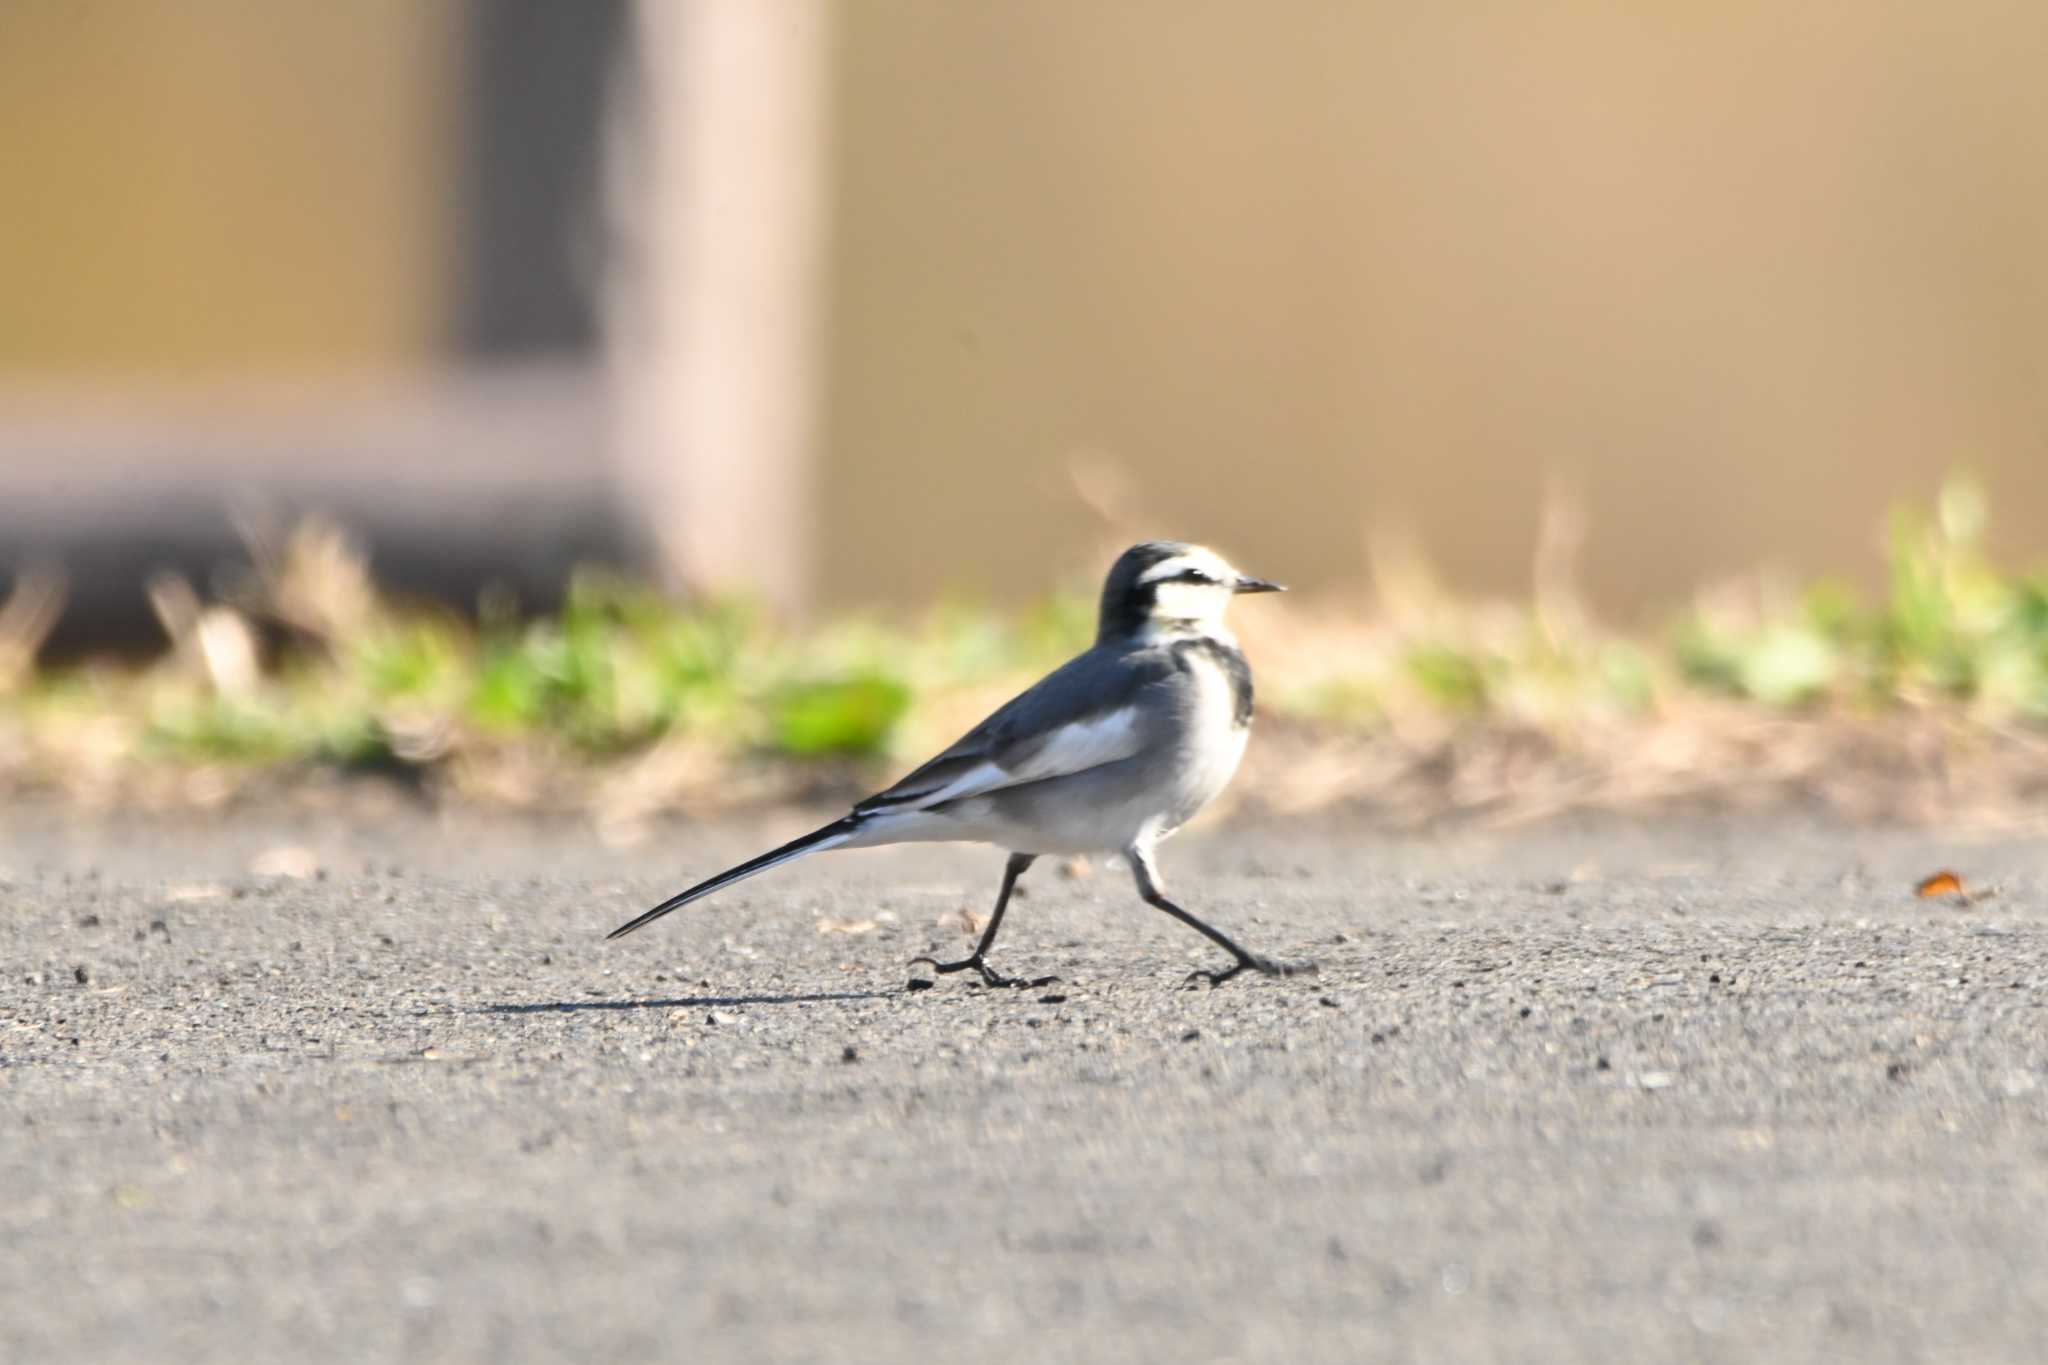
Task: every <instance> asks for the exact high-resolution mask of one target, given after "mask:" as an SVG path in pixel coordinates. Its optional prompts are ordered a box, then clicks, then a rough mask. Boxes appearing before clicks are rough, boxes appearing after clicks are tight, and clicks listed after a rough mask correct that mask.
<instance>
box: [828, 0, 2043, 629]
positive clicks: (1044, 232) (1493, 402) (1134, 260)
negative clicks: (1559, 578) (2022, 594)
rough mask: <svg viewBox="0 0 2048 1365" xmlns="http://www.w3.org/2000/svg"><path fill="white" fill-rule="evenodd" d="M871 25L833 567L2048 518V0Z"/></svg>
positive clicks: (1007, 581)
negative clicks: (1556, 530) (1090, 551)
mask: <svg viewBox="0 0 2048 1365" xmlns="http://www.w3.org/2000/svg"><path fill="white" fill-rule="evenodd" d="M854 13H856V14H857V15H858V17H859V18H858V22H849V23H846V24H845V25H844V26H843V28H842V41H843V43H844V59H843V67H842V71H841V76H840V79H841V87H840V91H839V96H838V99H839V118H840V122H839V127H838V137H839V144H840V150H841V158H842V159H841V162H840V175H841V180H840V192H839V197H838V201H837V202H838V214H839V221H838V229H839V236H838V239H837V242H838V245H837V254H836V258H835V262H834V265H835V277H836V284H835V294H834V299H833V303H834V309H835V314H836V322H835V324H834V329H833V333H832V336H831V342H830V354H831V359H832V373H833V375H834V387H833V391H832V394H831V401H830V420H829V441H828V450H829V458H828V459H827V461H826V464H825V479H826V489H825V496H824V502H825V506H826V508H827V515H826V518H825V524H826V527H827V540H826V545H825V547H824V562H825V565H826V568H827V577H828V583H829V584H830V586H831V590H832V591H834V592H836V593H837V594H838V595H839V596H841V597H842V598H847V597H853V598H866V597H874V596H886V595H891V594H896V593H903V592H916V591H918V590H920V589H921V588H923V587H925V586H926V585H928V584H929V583H930V582H931V581H932V576H933V575H934V573H939V574H943V575H946V576H953V575H955V573H956V570H957V574H958V576H960V577H964V578H969V579H971V580H972V581H973V582H975V583H977V584H979V585H981V586H984V587H990V588H994V589H996V590H1002V589H1005V588H1008V587H1010V586H1013V585H1029V586H1036V585H1037V584H1038V583H1040V582H1041V581H1042V579H1043V575H1044V572H1045V566H1046V565H1047V564H1049V563H1057V562H1060V561H1061V559H1062V557H1063V556H1065V555H1067V554H1070V553H1073V552H1075V551H1077V550H1079V549H1080V548H1081V547H1083V546H1085V545H1088V544H1090V543H1091V542H1092V541H1093V539H1094V538H1095V534H1096V532H1095V528H1094V526H1093V525H1092V524H1091V523H1090V522H1089V521H1088V520H1087V518H1086V516H1085V515H1084V514H1083V513H1082V512H1081V510H1080V508H1079V505H1078V504H1077V502H1076V500H1075V499H1074V498H1073V497H1072V496H1071V494H1070V493H1069V491H1068V488H1067V481H1066V478H1065V475H1064V473H1063V469H1064V465H1065V462H1066V460H1067V458H1068V457H1069V456H1070V454H1071V453H1073V452H1076V451H1092V452H1097V453H1102V454H1108V455H1112V456H1114V457H1115V458H1117V459H1119V460H1121V461H1123V462H1125V463H1126V464H1127V465H1128V466H1129V467H1130V468H1131V469H1132V470H1133V471H1134V472H1135V473H1137V474H1138V475H1139V476H1140V477H1141V480H1142V486H1143V489H1144V495H1145V501H1146V503H1147V505H1148V506H1149V507H1150V508H1151V509H1152V511H1153V512H1154V513H1155V516H1154V517H1153V525H1154V526H1155V527H1156V529H1159V530H1165V531H1185V532H1188V533H1192V534H1194V535H1198V536H1203V537H1213V538H1214V539H1215V540H1217V541H1218V542H1220V543H1222V544H1224V545H1226V546H1228V547H1230V548H1232V549H1234V550H1238V551H1240V552H1241V555H1240V557H1241V558H1243V559H1244V560H1245V561H1247V562H1249V563H1253V564H1256V565H1257V566H1258V568H1259V569H1260V570H1261V571H1265V572H1270V573H1273V574H1276V575H1280V576H1286V577H1292V578H1295V579H1299V580H1303V581H1306V582H1309V583H1318V582H1332V581H1336V580H1339V579H1341V578H1344V577H1346V576H1349V575H1353V574H1355V573H1356V571H1357V570H1358V568H1359V567H1360V565H1361V563H1362V562H1363V551H1362V542H1363V537H1364V536H1365V534H1366V533H1367V531H1368V530H1369V529H1370V528H1375V527H1378V526H1380V525H1383V524H1395V525H1399V526H1403V527H1407V528H1411V529H1412V530H1413V532H1414V533H1415V535H1416V536H1417V537H1418V538H1419V539H1420V540H1421V541H1422V542H1423V544H1424V545H1425V547H1426V548H1427V549H1428V550H1429V551H1430V552H1431V554H1432V555H1433V556H1434V557H1435V558H1436V559H1437V560H1438V561H1439V562H1440V563H1441V564H1442V565H1443V566H1444V567H1445V568H1446V569H1447V570H1449V571H1450V572H1451V573H1452V574H1453V575H1454V576H1455V577H1456V578H1458V579H1459V580H1461V581H1462V582H1464V583H1466V584H1469V585H1473V586H1476V587H1480V588H1514V587H1517V586H1520V585H1522V584H1523V583H1525V582H1526V578H1527V573H1528V565H1529V560H1530V553H1531V547H1532V537H1533V534H1534V525H1535V508H1536V504H1537V502H1538V501H1539V497H1540V491H1541V489H1542V488H1543V486H1544V484H1545V482H1546V479H1548V478H1551V477H1553V476H1554V477H1557V478H1560V479H1563V480H1566V481H1568V482H1571V483H1573V484H1575V485H1576V486H1577V487H1578V488H1579V489H1581V490H1582V491H1583V494H1584V496H1585V499H1586V501H1587V504H1588V507H1589V511H1590V514H1591V518H1592V539H1591V543H1590V545H1589V548H1588V564H1589V570H1590V573H1591V575H1592V578H1593V581H1594V586H1595V588H1596V590H1597V591H1598V595H1599V597H1600V598H1601V600H1602V601H1603V602H1605V603H1607V604H1608V605H1610V606H1612V607H1614V608H1617V609H1621V610H1626V609H1629V608H1632V607H1637V606H1640V605H1643V604H1645V603H1653V602H1668V601H1669V600H1670V599H1671V598H1673V597H1675V596H1677V595H1679V594H1681V593H1682V592H1683V591H1684V590H1685V589H1687V588H1688V587H1690V586H1691V585H1692V584H1694V583H1695V582H1696V581H1697V580H1698V579H1699V578H1700V577H1701V576H1702V575H1707V574H1712V573H1715V572H1720V571H1726V570H1730V569H1734V568H1737V567H1742V566H1748V565H1752V564H1755V563H1757V562H1759V561H1770V562H1776V563H1781V564H1784V565H1786V566H1788V567H1793V568H1799V567H1805V568H1822V567H1825V568H1834V567H1837V566H1841V565H1845V564H1852V563H1862V564H1866V565H1869V564H1873V563H1874V553H1873V552H1874V546H1875V536H1874V529H1875V527H1876V526H1877V524H1878V523H1879V521H1880V520H1881V518H1882V514H1883V509H1884V507H1885V506H1886V504H1887V503H1888V502H1889V500H1891V499H1893V498H1894V497H1898V496H1924V495H1925V494H1926V493H1927V492H1928V491H1929V490H1930V489H1931V488H1932V487H1933V485H1934V484H1935V483H1936V482H1937V480H1938V478H1939V477H1940V475H1941V474H1942V473H1943V472H1944V471H1947V470H1950V469H1954V468H1958V467H1968V468H1974V469H1976V470H1979V471H1981V472H1983V473H1984V474H1986V475H1987V476H1988V477H1989V478H1990V480H1991V482H1992V485H1993V487H1994V489H1995V491H1996V492H1997V494H1998V495H1999V500H2000V506H1999V511H1998V525H1999V528H2000V529H2001V530H2002V531H2003V533H2004V540H2005V542H2006V544H2007V546H2008V547H2010V548H2014V549H2017V550H2020V551H2023V552H2027V551H2038V550H2039V549H2040V548H2042V547H2041V544H2040V538H2039V535H2038V532H2037V529H2036V528H2038V527H2039V526H2041V525H2042V523H2043V520H2044V518H2048V477H2044V472H2043V468H2042V466H2043V448H2044V440H2048V421H2044V418H2048V397H2044V395H2048V250H2044V246H2048V154H2044V152H2048V79H2044V76H2043V73H2044V71H2048V6H2044V5H2040V4H2027V3H2002V2H2001V0H1968V2H1967V3H1962V4H1953V5H1939V6H1937V5H1892V4H1873V3H1869V0H1837V2H1836V3H1825V2H1824V3H1807V4H1801V5H1796V6H1787V5H1782V4H1775V3H1727V2H1726V0H1713V3H1707V2H1706V0H1671V2H1670V3H1663V4H1653V5H1642V4H1623V3H1611V4H1599V3H1566V4H1553V5H1533V4H1525V3H1519V2H1517V3H1500V4H1454V5H1418V4H1411V3H1405V2H1402V0H1375V2H1373V3H1364V2H1361V3H1351V4H1336V3H1327V0H1276V3H1269V4H1260V5H1250V4H1240V3H1199V2H1191V0H1119V3H1116V4H1099V3H1094V0H1054V2H1052V3H1048V2H1047V0H1003V2H1002V3H989V4H976V5H942V4H935V3H927V2H925V0H889V2H878V3H866V4H862V5H861V6H859V7H858V8H857V9H856V10H855V11H854Z"/></svg>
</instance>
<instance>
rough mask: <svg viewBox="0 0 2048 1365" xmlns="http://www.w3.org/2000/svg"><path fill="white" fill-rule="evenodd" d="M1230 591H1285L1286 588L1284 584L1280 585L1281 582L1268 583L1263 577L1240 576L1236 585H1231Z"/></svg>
mask: <svg viewBox="0 0 2048 1365" xmlns="http://www.w3.org/2000/svg"><path fill="white" fill-rule="evenodd" d="M1231 591H1232V592H1286V591H1287V589H1286V588H1285V587H1284V586H1282V585H1281V584H1278V583H1268V582H1267V581H1266V580H1265V579H1263V578H1240V579H1238V580H1237V583H1236V585H1235V586H1233V587H1232V588H1231Z"/></svg>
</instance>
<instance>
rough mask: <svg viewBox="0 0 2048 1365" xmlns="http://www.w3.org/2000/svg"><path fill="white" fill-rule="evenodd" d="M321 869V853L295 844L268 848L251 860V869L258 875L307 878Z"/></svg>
mask: <svg viewBox="0 0 2048 1365" xmlns="http://www.w3.org/2000/svg"><path fill="white" fill-rule="evenodd" d="M319 870H320V855H319V854H317V853H315V852H314V851H313V850H312V849H310V848H302V847H299V846H298V845H295V844H285V845H281V846H280V847H277V848H266V849H264V850H263V852H261V853H259V854H257V855H256V856H255V857H253V858H251V859H250V860H249V871H250V872H251V873H253V874H254V875H256V876H258V877H299V878H305V877H310V876H312V875H313V874H314V873H316V872H318V871H319Z"/></svg>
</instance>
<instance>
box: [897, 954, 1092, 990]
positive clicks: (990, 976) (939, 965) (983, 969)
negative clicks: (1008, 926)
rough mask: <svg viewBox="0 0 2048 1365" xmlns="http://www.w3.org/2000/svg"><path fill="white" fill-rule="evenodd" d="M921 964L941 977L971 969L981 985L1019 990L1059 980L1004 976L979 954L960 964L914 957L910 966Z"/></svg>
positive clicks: (1048, 977) (1044, 977) (1032, 988)
mask: <svg viewBox="0 0 2048 1365" xmlns="http://www.w3.org/2000/svg"><path fill="white" fill-rule="evenodd" d="M920 962H922V963H925V964H927V965H928V966H930V967H931V969H932V970H933V971H935V972H937V973H939V974H940V975H941V976H945V975H949V974H951V973H953V972H964V971H968V970H970V969H971V970H973V971H975V972H977V973H979V974H980V976H981V984H982V985H984V986H1014V987H1016V988H1017V989H1018V990H1036V989H1037V988H1038V987H1040V986H1050V985H1051V984H1052V983H1053V982H1055V981H1057V980H1059V978H1058V977H1056V976H1041V977H1036V978H1032V979H1026V978H1024V977H1021V976H1004V975H1003V974H1002V973H1001V972H999V971H997V970H996V969H995V968H993V967H991V966H989V965H988V963H986V962H984V961H983V960H982V957H981V954H979V953H976V954H975V955H974V956H973V957H963V958H961V959H960V960H959V961H958V962H941V961H939V960H938V959H937V958H934V957H913V958H912V959H910V965H911V966H913V967H915V966H916V965H917V964H918V963H920Z"/></svg>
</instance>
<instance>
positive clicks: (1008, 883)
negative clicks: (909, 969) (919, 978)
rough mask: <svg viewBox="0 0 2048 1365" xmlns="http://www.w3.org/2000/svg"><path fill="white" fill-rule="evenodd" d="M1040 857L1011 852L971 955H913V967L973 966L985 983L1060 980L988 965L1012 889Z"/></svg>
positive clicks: (953, 968) (940, 969) (1030, 984)
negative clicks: (956, 958)
mask: <svg viewBox="0 0 2048 1365" xmlns="http://www.w3.org/2000/svg"><path fill="white" fill-rule="evenodd" d="M1037 859H1038V855H1037V854H1036V853H1012V854H1011V855H1010V861H1009V862H1008V863H1007V864H1005V865H1004V867H1003V889H1002V890H1000V891H998V892H996V908H995V909H994V910H993V911H992V912H991V913H990V914H989V917H988V928H986V929H984V930H982V931H981V942H979V943H977V944H975V945H974V953H973V955H972V956H970V957H963V958H961V959H960V960H959V961H958V962H940V961H939V960H938V959H937V958H932V957H913V958H912V959H910V965H911V966H913V967H914V966H916V965H917V964H918V963H920V962H927V963H930V964H931V969H932V970H933V971H935V972H941V973H944V972H964V971H966V970H968V969H969V968H972V969H974V970H975V971H976V972H978V973H980V974H981V980H982V984H983V985H986V986H1025V987H1037V986H1050V985H1051V984H1052V983H1053V982H1055V981H1057V980H1059V978H1058V977H1056V976H1041V977H1039V978H1038V979H1036V980H1034V981H1026V980H1023V979H1022V978H1020V977H1011V976H1004V975H1003V974H1002V973H1001V972H998V971H997V970H996V969H995V968H993V967H991V966H989V965H988V961H987V959H986V954H987V952H988V948H989V945H990V944H991V943H994V942H995V941H996V930H998V929H1000V928H1002V926H1003V911H1004V910H1006V909H1008V908H1009V905H1010V892H1011V891H1013V890H1015V889H1016V886H1017V879H1018V878H1019V877H1021V876H1023V875H1024V869H1025V868H1027V867H1030V866H1031V864H1032V863H1034V862H1035V861H1037Z"/></svg>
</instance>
